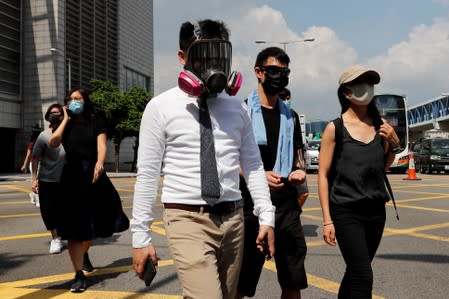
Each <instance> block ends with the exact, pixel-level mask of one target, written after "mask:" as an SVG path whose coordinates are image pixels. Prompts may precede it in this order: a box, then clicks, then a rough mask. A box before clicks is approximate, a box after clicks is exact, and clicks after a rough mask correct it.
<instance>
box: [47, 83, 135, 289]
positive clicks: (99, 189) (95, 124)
mask: <svg viewBox="0 0 449 299" xmlns="http://www.w3.org/2000/svg"><path fill="white" fill-rule="evenodd" d="M64 103H65V106H64V109H63V112H64V118H63V119H62V121H61V124H60V125H59V127H58V128H57V129H56V130H55V131H54V133H53V135H52V136H50V139H49V143H50V144H51V146H52V147H54V148H56V147H58V146H60V145H61V143H62V145H63V146H64V149H65V152H66V156H65V157H66V163H65V165H64V169H63V172H62V176H61V187H62V190H63V193H64V196H63V202H62V203H61V211H60V212H61V221H60V222H59V223H58V228H57V229H58V234H59V235H60V236H61V238H62V239H64V240H68V249H69V254H70V258H71V261H72V264H73V268H74V270H75V280H74V282H73V284H72V287H71V289H70V290H71V291H72V292H83V291H84V290H85V289H86V277H85V276H84V273H83V270H84V271H85V272H91V271H92V270H93V267H92V264H91V262H90V259H89V255H88V253H87V252H88V250H89V248H90V245H91V242H92V240H94V239H96V238H108V237H110V236H111V235H112V234H113V233H117V232H121V231H124V230H126V229H128V226H129V220H128V218H127V217H126V215H125V214H124V213H123V210H122V204H121V200H120V196H119V194H118V192H117V190H116V189H115V188H114V186H113V185H112V182H111V181H110V180H109V178H108V177H107V175H106V172H105V171H104V162H105V159H106V151H107V147H106V118H105V116H104V113H103V112H102V111H101V110H98V109H95V108H94V107H93V105H92V102H91V100H90V98H89V96H88V94H87V92H86V91H85V90H84V89H80V88H75V89H72V90H71V91H70V92H69V94H68V96H67V98H66V99H65V100H64Z"/></svg>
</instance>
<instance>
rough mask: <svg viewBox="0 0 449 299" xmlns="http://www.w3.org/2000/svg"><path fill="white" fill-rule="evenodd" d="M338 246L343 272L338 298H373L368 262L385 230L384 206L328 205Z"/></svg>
mask: <svg viewBox="0 0 449 299" xmlns="http://www.w3.org/2000/svg"><path fill="white" fill-rule="evenodd" d="M331 216H332V221H333V222H334V227H335V234H336V238H337V243H338V246H339V247H340V251H341V253H342V255H343V259H344V260H345V263H346V271H345V274H344V276H343V280H342V282H341V284H340V289H339V292H338V298H339V299H350V298H357V299H364V298H372V289H373V270H372V268H371V262H372V260H373V258H374V255H375V254H376V251H377V248H378V247H379V244H380V240H381V238H382V233H383V230H384V227H385V203H383V202H381V201H379V202H372V203H369V202H363V201H362V202H357V203H351V204H347V205H337V204H331Z"/></svg>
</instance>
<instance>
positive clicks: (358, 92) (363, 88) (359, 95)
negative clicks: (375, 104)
mask: <svg viewBox="0 0 449 299" xmlns="http://www.w3.org/2000/svg"><path fill="white" fill-rule="evenodd" d="M347 88H348V89H350V90H351V91H352V95H351V96H348V95H346V98H347V99H348V100H350V101H351V102H352V103H353V104H355V105H359V106H366V105H368V104H369V103H370V102H371V100H372V99H373V97H374V85H371V84H368V83H361V84H355V85H349V86H347Z"/></svg>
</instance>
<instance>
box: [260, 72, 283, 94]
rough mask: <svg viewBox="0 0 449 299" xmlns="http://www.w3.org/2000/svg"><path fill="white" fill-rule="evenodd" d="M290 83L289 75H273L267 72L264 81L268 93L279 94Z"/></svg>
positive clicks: (264, 88) (263, 85)
mask: <svg viewBox="0 0 449 299" xmlns="http://www.w3.org/2000/svg"><path fill="white" fill-rule="evenodd" d="M287 85H288V76H285V75H275V76H273V75H271V74H269V73H265V81H264V82H263V83H262V87H263V90H264V91H265V93H266V94H267V95H272V96H273V95H277V94H278V93H280V92H281V91H282V90H283V89H284V88H285V87H286V86H287Z"/></svg>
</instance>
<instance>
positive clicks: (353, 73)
mask: <svg viewBox="0 0 449 299" xmlns="http://www.w3.org/2000/svg"><path fill="white" fill-rule="evenodd" d="M362 75H363V76H366V82H367V83H369V84H373V85H374V84H378V83H379V82H380V75H379V73H378V72H376V71H374V70H370V69H367V68H366V67H364V66H363V65H359V64H357V65H353V66H351V67H349V68H347V69H346V70H344V71H343V73H342V74H341V76H340V79H338V84H340V85H342V84H347V83H350V82H352V81H354V80H355V79H357V78H359V77H360V76H362Z"/></svg>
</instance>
